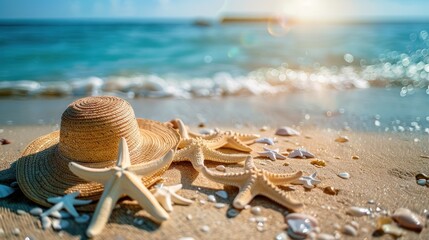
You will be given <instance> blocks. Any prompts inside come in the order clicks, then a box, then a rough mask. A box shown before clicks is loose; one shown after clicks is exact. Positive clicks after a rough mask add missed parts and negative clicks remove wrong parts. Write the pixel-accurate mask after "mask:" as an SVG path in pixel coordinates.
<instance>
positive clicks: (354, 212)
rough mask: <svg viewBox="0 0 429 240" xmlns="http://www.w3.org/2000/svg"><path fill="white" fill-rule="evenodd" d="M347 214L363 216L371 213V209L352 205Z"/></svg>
mask: <svg viewBox="0 0 429 240" xmlns="http://www.w3.org/2000/svg"><path fill="white" fill-rule="evenodd" d="M347 214H348V215H350V216H353V217H362V216H365V215H369V214H370V211H369V209H368V208H361V207H350V208H349V209H348V210H347Z"/></svg>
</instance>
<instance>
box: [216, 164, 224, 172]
mask: <svg viewBox="0 0 429 240" xmlns="http://www.w3.org/2000/svg"><path fill="white" fill-rule="evenodd" d="M216 170H217V171H219V172H225V171H226V167H225V166H224V165H217V166H216Z"/></svg>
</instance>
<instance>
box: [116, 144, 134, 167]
mask: <svg viewBox="0 0 429 240" xmlns="http://www.w3.org/2000/svg"><path fill="white" fill-rule="evenodd" d="M130 165H131V161H130V151H129V150H128V144H127V140H126V139H125V138H124V137H122V138H121V140H120V142H119V151H118V161H117V162H116V166H118V167H121V168H126V167H128V166H130Z"/></svg>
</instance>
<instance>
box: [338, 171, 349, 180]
mask: <svg viewBox="0 0 429 240" xmlns="http://www.w3.org/2000/svg"><path fill="white" fill-rule="evenodd" d="M338 177H340V178H342V179H349V178H350V174H349V173H348V172H342V173H339V174H338Z"/></svg>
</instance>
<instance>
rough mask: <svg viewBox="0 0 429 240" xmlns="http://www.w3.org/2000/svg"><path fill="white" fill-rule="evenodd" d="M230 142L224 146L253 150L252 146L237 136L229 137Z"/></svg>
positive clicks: (247, 150) (245, 150)
mask: <svg viewBox="0 0 429 240" xmlns="http://www.w3.org/2000/svg"><path fill="white" fill-rule="evenodd" d="M227 140H228V143H227V144H226V145H225V146H223V147H225V148H231V149H236V150H239V151H242V152H251V151H252V148H251V147H249V146H247V145H246V144H244V143H243V142H241V141H240V140H239V139H238V138H237V137H236V136H233V137H229V138H228V139H227Z"/></svg>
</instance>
